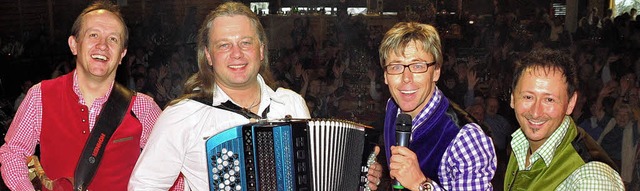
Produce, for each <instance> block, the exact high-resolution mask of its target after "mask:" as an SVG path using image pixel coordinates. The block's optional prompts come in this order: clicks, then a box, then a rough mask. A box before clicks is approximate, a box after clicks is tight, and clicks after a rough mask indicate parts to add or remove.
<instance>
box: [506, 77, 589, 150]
mask: <svg viewBox="0 0 640 191" xmlns="http://www.w3.org/2000/svg"><path fill="white" fill-rule="evenodd" d="M569 96H570V95H568V92H567V82H566V79H565V77H564V75H563V73H562V72H560V71H559V70H557V69H549V68H543V67H533V68H527V69H525V70H524V71H523V72H522V76H520V79H519V80H518V81H517V84H516V85H515V88H514V90H513V93H512V94H511V107H512V108H513V109H514V111H515V114H516V118H517V120H518V123H520V129H521V130H522V132H523V133H524V134H525V135H526V136H527V139H528V140H529V144H530V145H531V149H532V150H533V151H535V150H536V149H537V148H539V147H540V146H541V145H542V144H543V143H544V142H545V141H546V140H547V139H548V138H549V137H550V136H551V134H553V132H555V130H556V129H558V127H559V126H560V124H561V123H562V121H563V119H564V117H565V116H567V115H570V114H571V112H572V111H573V108H574V106H575V103H576V100H577V94H576V93H574V94H573V95H571V97H569Z"/></svg>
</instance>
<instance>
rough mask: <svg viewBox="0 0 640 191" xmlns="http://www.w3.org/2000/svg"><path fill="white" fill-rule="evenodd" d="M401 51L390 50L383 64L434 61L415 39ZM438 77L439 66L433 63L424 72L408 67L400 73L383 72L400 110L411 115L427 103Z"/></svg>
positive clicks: (414, 114)
mask: <svg viewBox="0 0 640 191" xmlns="http://www.w3.org/2000/svg"><path fill="white" fill-rule="evenodd" d="M402 53H403V55H397V54H396V53H395V51H392V52H391V53H390V54H389V57H388V58H387V59H386V63H385V65H389V64H402V65H409V64H414V63H418V62H427V63H431V62H434V61H435V60H434V57H433V55H431V54H429V53H427V52H426V51H424V49H423V48H422V47H421V45H419V44H416V43H415V41H414V42H410V43H408V44H407V47H406V48H405V49H404V52H402ZM439 78H440V68H439V67H436V66H435V65H432V66H429V68H428V69H427V71H426V72H424V73H412V72H411V71H409V68H405V69H404V72H403V73H401V74H387V73H386V72H385V73H384V83H385V84H387V85H388V86H389V92H390V93H391V96H392V97H393V99H394V100H395V101H396V103H397V104H398V106H399V107H400V110H402V112H405V113H408V114H409V115H411V116H412V117H415V116H417V114H418V113H420V110H422V108H424V107H425V105H427V102H428V100H429V99H431V96H432V95H433V91H434V90H435V87H436V82H437V81H438V79H439Z"/></svg>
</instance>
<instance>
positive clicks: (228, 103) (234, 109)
mask: <svg viewBox="0 0 640 191" xmlns="http://www.w3.org/2000/svg"><path fill="white" fill-rule="evenodd" d="M192 99H193V100H194V101H197V102H200V103H202V104H205V105H209V106H211V107H215V108H218V109H223V110H227V111H230V112H234V113H236V114H238V115H242V116H244V117H245V118H247V119H266V118H267V113H269V107H270V106H267V108H266V109H265V110H264V111H263V112H262V116H259V115H257V114H255V113H253V112H251V111H249V110H248V109H246V108H242V107H240V106H238V105H236V104H234V103H233V102H231V100H228V101H226V102H224V103H221V104H220V105H213V101H211V100H212V99H211V98H202V97H197V98H192Z"/></svg>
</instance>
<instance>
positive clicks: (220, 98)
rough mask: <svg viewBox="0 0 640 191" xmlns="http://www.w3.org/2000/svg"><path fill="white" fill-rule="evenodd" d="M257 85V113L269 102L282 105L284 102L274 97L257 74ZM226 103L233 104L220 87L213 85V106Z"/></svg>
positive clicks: (272, 92)
mask: <svg viewBox="0 0 640 191" xmlns="http://www.w3.org/2000/svg"><path fill="white" fill-rule="evenodd" d="M258 84H260V93H261V96H260V107H259V108H260V109H259V111H260V112H259V113H261V112H262V111H263V110H264V109H266V108H267V106H269V104H270V103H271V102H276V103H279V104H284V103H285V101H284V100H283V99H281V98H279V97H277V96H274V94H275V92H274V91H273V90H272V89H271V88H270V87H269V86H267V84H266V83H265V82H264V79H263V78H262V75H260V74H258ZM227 101H231V102H233V100H231V98H230V97H229V95H227V93H225V92H224V91H222V89H221V88H220V86H218V85H217V84H215V90H214V94H213V105H220V104H222V103H224V102H227ZM233 103H234V104H236V105H238V104H237V103H235V102H233Z"/></svg>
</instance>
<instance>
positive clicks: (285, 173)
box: [206, 119, 375, 191]
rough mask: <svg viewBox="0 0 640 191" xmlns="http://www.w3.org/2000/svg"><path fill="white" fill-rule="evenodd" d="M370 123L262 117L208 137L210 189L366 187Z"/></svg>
mask: <svg viewBox="0 0 640 191" xmlns="http://www.w3.org/2000/svg"><path fill="white" fill-rule="evenodd" d="M367 129H370V127H368V126H365V125H361V124H357V123H353V122H349V121H344V120H332V119H285V120H265V121H260V122H255V123H249V124H245V125H241V126H236V127H233V128H231V129H228V130H226V131H223V132H221V133H219V134H216V135H214V136H212V137H210V138H209V139H207V141H206V149H207V164H208V174H209V177H208V178H209V189H210V190H243V191H261V190H264V191H274V190H278V191H283V190H300V191H305V190H368V188H367V187H366V183H367V181H366V180H367V178H366V173H367V171H368V167H369V166H370V165H371V163H372V161H374V157H375V155H374V154H373V153H372V150H373V149H372V148H373V145H372V144H367V143H366V142H365V136H366V131H365V130H367Z"/></svg>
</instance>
